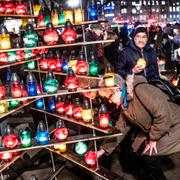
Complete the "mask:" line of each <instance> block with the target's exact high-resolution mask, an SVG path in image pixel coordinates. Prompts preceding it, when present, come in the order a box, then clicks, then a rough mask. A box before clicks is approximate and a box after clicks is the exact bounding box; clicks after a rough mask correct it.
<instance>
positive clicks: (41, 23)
mask: <svg viewBox="0 0 180 180" xmlns="http://www.w3.org/2000/svg"><path fill="white" fill-rule="evenodd" d="M44 26H45V24H44V16H43V15H42V14H40V15H39V16H38V27H39V28H41V27H44Z"/></svg>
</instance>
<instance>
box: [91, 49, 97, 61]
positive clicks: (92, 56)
mask: <svg viewBox="0 0 180 180" xmlns="http://www.w3.org/2000/svg"><path fill="white" fill-rule="evenodd" d="M90 59H91V61H96V57H95V55H94V52H93V51H91V52H90Z"/></svg>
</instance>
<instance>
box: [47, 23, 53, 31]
mask: <svg viewBox="0 0 180 180" xmlns="http://www.w3.org/2000/svg"><path fill="white" fill-rule="evenodd" d="M46 29H48V30H53V29H54V26H53V24H52V23H51V22H48V23H47V25H46Z"/></svg>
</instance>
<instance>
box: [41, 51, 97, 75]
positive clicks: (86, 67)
mask: <svg viewBox="0 0 180 180" xmlns="http://www.w3.org/2000/svg"><path fill="white" fill-rule="evenodd" d="M69 67H72V69H73V71H74V73H75V74H78V75H87V74H88V75H89V76H98V72H99V67H98V63H97V60H96V57H95V55H94V53H93V52H90V57H89V60H88V62H87V61H86V59H85V57H84V53H83V51H80V52H79V56H78V57H76V55H75V52H74V51H72V52H71V55H70V57H69V61H68V60H67V57H65V52H63V55H62V57H61V58H60V55H59V53H58V52H57V51H56V55H55V57H54V56H53V52H52V51H50V52H49V54H48V55H46V54H43V56H42V58H41V59H40V61H39V68H40V69H41V70H45V71H47V70H53V71H56V72H63V73H67V71H68V68H69ZM88 71H89V72H88Z"/></svg>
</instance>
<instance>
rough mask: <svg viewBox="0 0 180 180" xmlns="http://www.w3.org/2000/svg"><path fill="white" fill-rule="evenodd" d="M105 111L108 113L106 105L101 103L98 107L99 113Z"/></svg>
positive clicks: (104, 112)
mask: <svg viewBox="0 0 180 180" xmlns="http://www.w3.org/2000/svg"><path fill="white" fill-rule="evenodd" d="M107 113H108V111H107V108H106V105H105V104H101V105H100V108H99V114H107Z"/></svg>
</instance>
